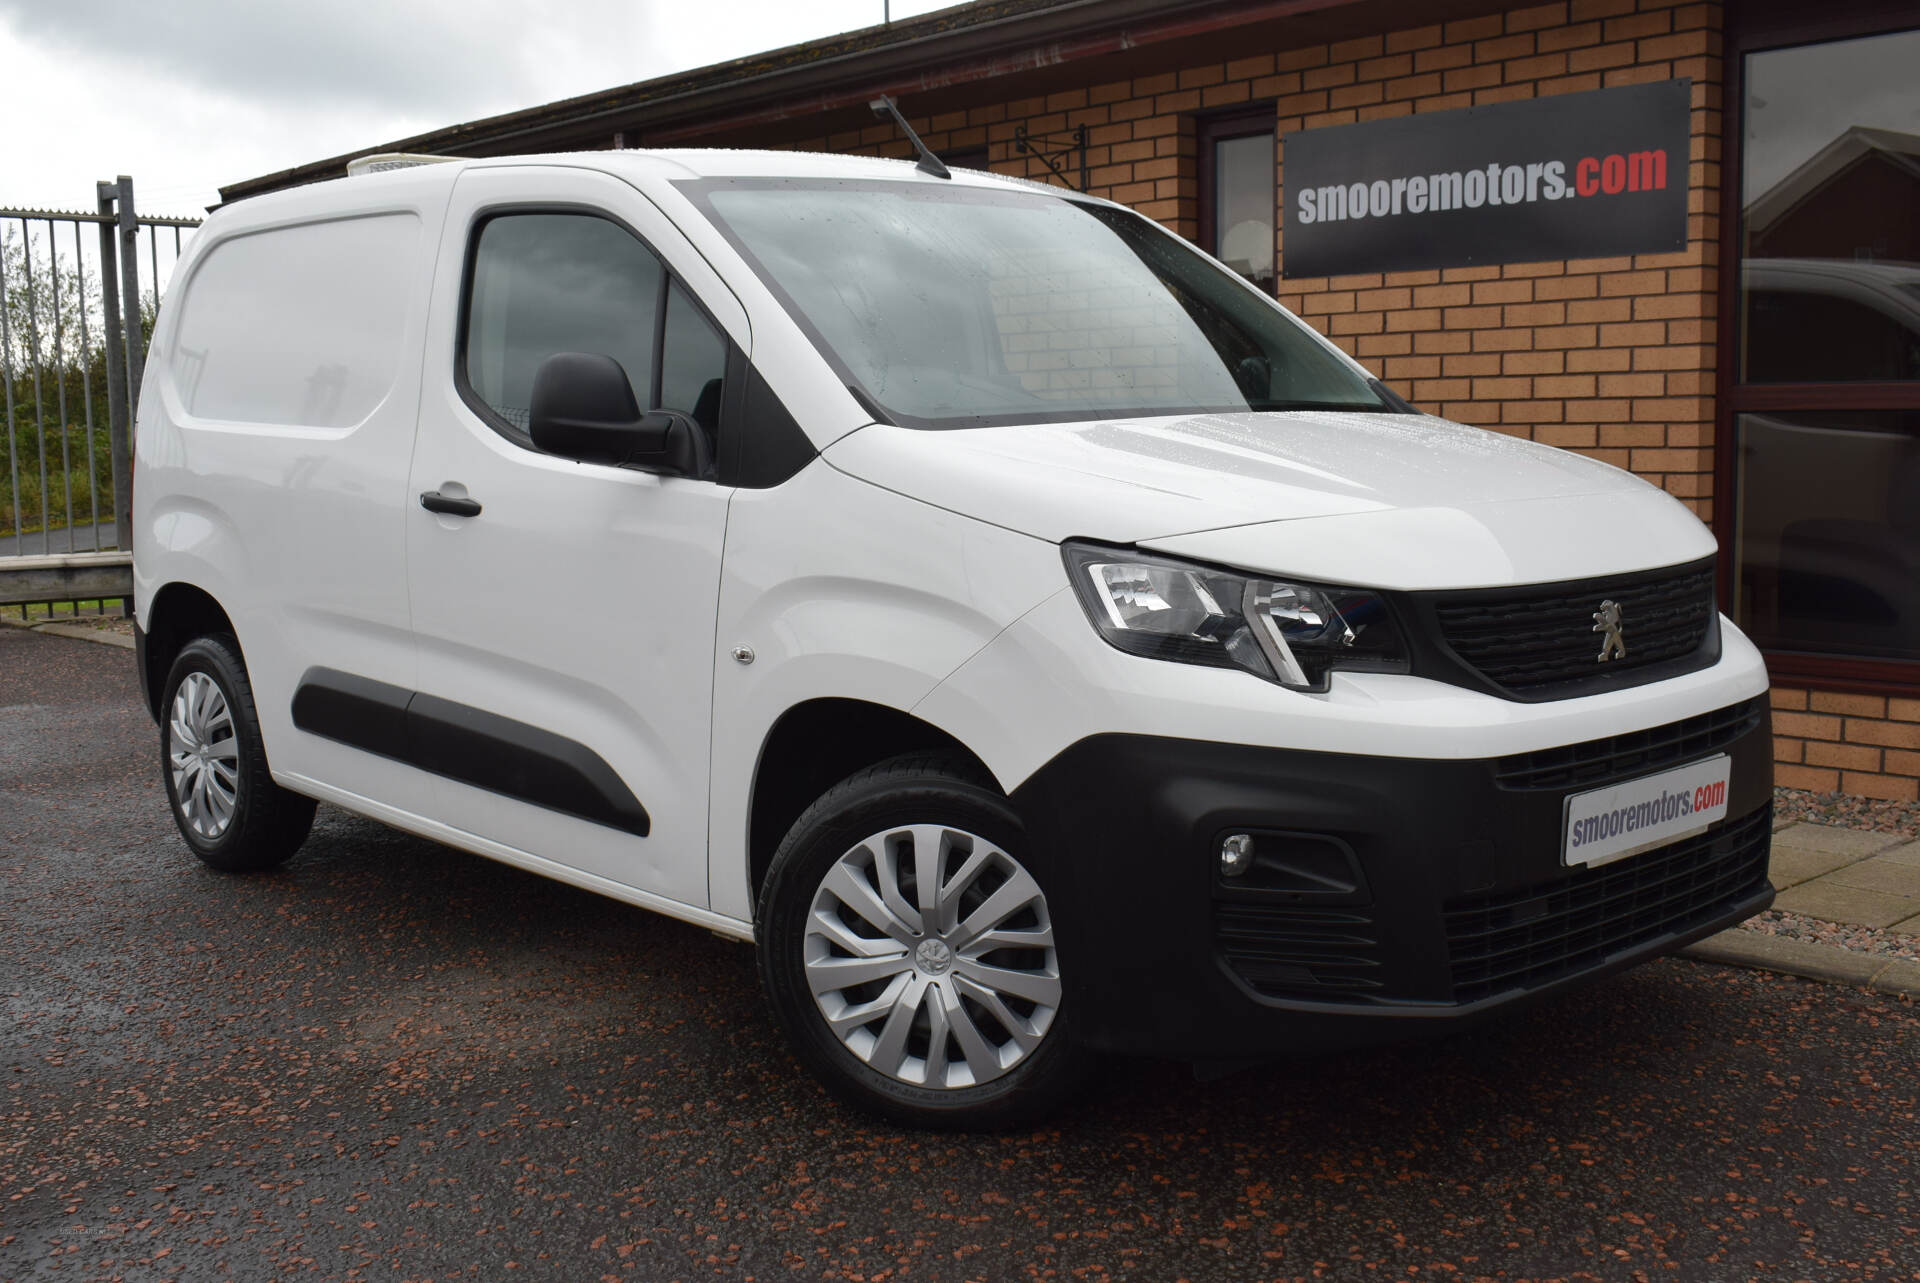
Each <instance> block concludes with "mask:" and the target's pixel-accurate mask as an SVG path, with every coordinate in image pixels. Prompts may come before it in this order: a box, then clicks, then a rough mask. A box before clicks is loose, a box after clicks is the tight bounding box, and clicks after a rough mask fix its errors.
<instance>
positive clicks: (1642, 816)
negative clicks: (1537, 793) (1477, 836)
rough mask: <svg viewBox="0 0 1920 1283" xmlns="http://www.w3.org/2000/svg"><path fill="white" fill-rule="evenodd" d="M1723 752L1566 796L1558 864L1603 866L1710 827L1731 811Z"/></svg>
mask: <svg viewBox="0 0 1920 1283" xmlns="http://www.w3.org/2000/svg"><path fill="white" fill-rule="evenodd" d="M1732 773H1733V764H1732V759H1730V758H1729V757H1728V756H1727V755H1726V754H1725V753H1721V754H1719V755H1718V756H1716V757H1709V758H1707V759H1706V760H1705V761H1701V762H1694V763H1691V764H1690V765H1687V766H1676V767H1675V768H1674V769H1672V770H1671V771H1662V772H1661V773H1660V774H1658V775H1643V776H1641V777H1640V778H1639V779H1637V780H1628V781H1627V782H1626V783H1624V784H1614V785H1611V786H1609V787H1607V788H1603V789H1594V790H1592V791H1591V792H1588V793H1576V794H1575V795H1574V796H1572V797H1570V798H1568V799H1567V807H1566V825H1565V827H1564V828H1563V829H1562V830H1561V834H1560V862H1561V863H1562V864H1566V865H1580V864H1605V863H1607V862H1608V861H1609V860H1623V859H1625V858H1626V857H1627V856H1629V855H1638V854H1640V852H1642V851H1651V850H1653V848H1655V847H1657V846H1665V845H1666V844H1667V843H1669V842H1677V841H1678V840H1680V839H1681V838H1684V837H1691V836H1693V835H1694V834H1695V833H1701V832H1704V831H1706V830H1707V829H1708V828H1710V827H1712V825H1713V823H1714V821H1716V820H1720V819H1724V818H1725V817H1726V814H1727V781H1728V779H1729V777H1730V776H1731V775H1732Z"/></svg>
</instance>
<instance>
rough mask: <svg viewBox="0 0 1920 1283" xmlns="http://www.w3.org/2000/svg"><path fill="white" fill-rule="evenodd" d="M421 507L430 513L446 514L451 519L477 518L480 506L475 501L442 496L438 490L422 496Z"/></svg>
mask: <svg viewBox="0 0 1920 1283" xmlns="http://www.w3.org/2000/svg"><path fill="white" fill-rule="evenodd" d="M420 506H421V507H422V508H425V509H426V510H427V511H428V512H439V513H444V514H446V515H447V516H449V517H477V516H479V515H480V504H479V503H478V501H476V500H473V499H456V498H454V497H453V496H452V495H445V494H441V493H440V492H439V491H438V490H425V491H422V492H421V494H420Z"/></svg>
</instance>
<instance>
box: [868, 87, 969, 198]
mask: <svg viewBox="0 0 1920 1283" xmlns="http://www.w3.org/2000/svg"><path fill="white" fill-rule="evenodd" d="M867 106H869V107H871V108H873V114H874V115H876V116H878V117H880V118H881V119H882V120H885V119H886V118H887V117H888V116H892V117H893V123H894V124H896V125H898V126H900V130H901V132H902V133H904V134H906V136H907V138H908V139H909V140H910V141H911V142H912V143H913V149H914V150H915V151H917V152H919V153H920V163H919V164H918V165H915V166H914V168H915V169H923V170H925V171H926V172H927V173H929V174H932V175H933V176H934V177H935V178H952V177H953V175H952V174H951V173H950V172H948V170H947V167H946V166H945V165H943V164H941V163H940V158H939V157H938V156H936V155H934V154H933V150H932V149H931V148H929V147H928V146H927V145H926V144H925V143H923V142H921V141H920V135H919V134H916V133H914V132H913V126H912V125H909V124H908V123H907V118H906V117H905V116H902V115H901V114H900V109H899V108H898V107H896V106H894V105H893V99H892V98H890V97H888V96H887V95H886V94H881V95H880V96H879V97H878V98H875V99H874V100H873V101H872V102H870V103H868V104H867Z"/></svg>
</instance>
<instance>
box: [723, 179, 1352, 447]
mask: <svg viewBox="0 0 1920 1283" xmlns="http://www.w3.org/2000/svg"><path fill="white" fill-rule="evenodd" d="M688 187H689V192H688V194H689V195H690V196H692V197H693V198H694V200H695V201H696V203H698V204H700V205H702V206H703V208H704V210H705V212H706V213H707V214H708V216H709V217H711V218H712V219H713V220H714V222H715V223H716V224H717V225H718V226H719V227H720V228H721V230H722V231H723V232H725V233H726V234H727V235H728V237H729V238H730V239H731V240H732V241H733V243H734V245H735V247H736V248H738V249H739V250H740V252H741V253H742V255H743V256H745V257H746V259H747V260H748V262H749V263H750V264H751V265H752V266H753V268H754V270H755V271H757V272H758V273H759V274H760V277H761V279H762V280H763V281H764V282H765V283H766V284H767V286H768V287H769V288H770V289H772V290H773V292H774V293H775V294H776V295H778V296H779V297H780V299H781V301H782V302H783V303H784V304H785V305H786V307H787V309H788V311H789V312H790V313H791V314H792V315H793V316H794V318H795V320H797V321H798V322H799V323H800V324H801V326H802V327H803V328H805V329H806V330H807V331H808V332H809V333H810V334H811V336H812V337H813V339H814V341H815V342H816V343H818V344H819V345H820V346H821V348H822V349H823V350H824V351H825V353H826V354H827V356H828V357H829V359H831V360H832V361H833V362H834V363H835V365H836V367H837V368H838V369H839V372H840V374H841V376H842V377H843V378H845V379H846V380H847V382H848V383H849V384H850V385H852V386H853V387H854V388H855V389H856V390H857V391H858V392H860V393H861V394H863V395H864V396H865V397H866V399H867V400H868V401H870V402H871V403H872V406H873V407H874V408H877V409H879V410H881V411H883V412H884V413H885V414H886V415H887V417H888V418H890V419H891V420H892V421H893V422H895V423H898V424H901V425H903V426H908V427H929V428H950V427H974V426H987V425H994V424H1009V423H1037V422H1060V421H1064V420H1073V419H1088V418H1111V417H1119V416H1127V417H1141V416H1149V415H1166V414H1192V413H1207V412H1219V411H1232V410H1292V409H1319V410H1373V411H1378V410H1385V409H1388V408H1390V407H1389V406H1387V405H1386V404H1384V403H1383V402H1382V400H1381V398H1380V396H1379V395H1378V394H1377V393H1376V392H1375V391H1374V389H1373V385H1372V383H1371V381H1370V380H1369V378H1368V377H1367V375H1366V374H1365V373H1364V372H1363V371H1361V370H1359V369H1357V368H1356V367H1354V366H1353V365H1352V364H1350V363H1349V362H1347V361H1345V360H1344V359H1342V358H1341V357H1340V355H1339V354H1338V353H1336V352H1333V351H1330V350H1329V349H1328V348H1327V347H1326V346H1324V345H1323V344H1322V343H1321V342H1320V340H1319V339H1318V338H1317V337H1315V336H1314V335H1313V334H1312V333H1311V332H1309V331H1308V330H1307V329H1306V328H1305V327H1304V326H1303V325H1302V324H1301V323H1300V322H1298V321H1296V320H1294V319H1293V318H1292V317H1290V316H1289V315H1288V314H1287V313H1286V312H1284V311H1282V310H1281V309H1280V308H1279V307H1278V306H1277V305H1276V304H1274V303H1271V302H1269V301H1267V300H1266V299H1263V298H1261V297H1260V296H1259V295H1257V294H1255V293H1254V292H1252V291H1251V290H1249V289H1248V288H1247V287H1246V286H1245V285H1243V284H1242V283H1241V282H1239V281H1238V280H1237V279H1235V278H1234V277H1232V276H1231V275H1230V274H1229V273H1228V272H1227V271H1226V270H1225V269H1223V268H1221V267H1220V266H1219V265H1218V264H1216V263H1214V262H1213V261H1212V260H1210V259H1208V258H1206V257H1205V256H1204V255H1202V254H1200V253H1199V252H1198V251H1196V250H1194V249H1192V248H1191V247H1189V246H1188V245H1187V244H1186V243H1185V242H1184V241H1181V240H1179V239H1177V238H1176V237H1174V236H1172V235H1169V234H1168V233H1166V232H1163V231H1162V230H1160V229H1159V228H1158V227H1156V226H1154V225H1153V224H1151V223H1149V222H1148V221H1147V220H1146V219H1144V218H1141V217H1139V216H1138V215H1135V214H1132V213H1129V212H1127V211H1125V210H1121V209H1117V208H1113V207H1108V206H1101V205H1093V204H1087V203H1082V202H1078V201H1073V200H1067V199H1062V198H1060V197H1055V196H1049V195H1046V194H1044V193H1040V192H1032V193H1029V192H1020V191H1003V190H992V189H983V188H978V187H965V186H960V185H957V184H956V185H951V186H949V185H946V184H941V185H938V186H935V185H933V184H922V183H891V182H852V181H827V180H821V181H808V180H787V179H781V180H764V179H738V180H718V181H713V182H707V183H698V184H689V185H688Z"/></svg>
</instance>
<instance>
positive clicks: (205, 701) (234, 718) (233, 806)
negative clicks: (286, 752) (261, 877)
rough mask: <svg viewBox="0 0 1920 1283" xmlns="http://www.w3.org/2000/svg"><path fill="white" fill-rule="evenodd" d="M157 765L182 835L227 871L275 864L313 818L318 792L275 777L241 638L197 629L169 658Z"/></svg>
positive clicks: (300, 838)
mask: <svg viewBox="0 0 1920 1283" xmlns="http://www.w3.org/2000/svg"><path fill="white" fill-rule="evenodd" d="M160 774H161V778H162V780H163V781H164V782H165V785H166V790H167V801H168V803H169V804H170V805H171V807H172V809H173V820H174V823H175V824H177V825H178V826H179V828H180V836H181V837H183V838H185V839H186V840H187V845H188V846H190V847H192V848H193V853H194V854H195V855H197V856H199V857H200V858H201V860H203V861H204V862H205V863H207V864H208V865H210V866H211V867H213V868H216V869H219V870H220V871H221V872H223V873H245V872H252V871H255V870H259V869H271V868H276V867H278V866H279V865H281V864H284V863H285V862H286V860H287V858H288V857H289V856H291V855H292V854H293V853H294V852H295V851H297V850H299V849H300V844H301V843H302V842H304V841H306V838H307V832H308V830H309V829H311V828H312V827H313V811H314V803H313V799H312V798H307V797H301V796H300V795H299V794H297V793H289V792H288V791H287V790H285V789H283V788H281V787H280V786H279V785H277V784H275V783H274V782H273V776H272V774H271V773H270V772H269V771H268V769H267V750H266V744H265V742H264V741H263V740H262V739H261V736H260V719H259V717H258V715H257V714H256V713H255V712H254V707H253V688H252V686H251V685H249V684H248V682H247V670H246V666H245V665H244V664H243V663H241V660H240V653H239V646H238V645H237V644H236V643H235V642H234V640H233V639H232V638H231V637H200V638H196V639H195V640H193V641H190V642H188V643H187V644H186V645H185V646H184V647H182V648H181V650H180V655H179V658H177V659H175V660H174V661H173V669H172V671H171V672H169V673H168V674H167V683H166V686H165V688H164V696H163V698H162V702H161V705H160Z"/></svg>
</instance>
